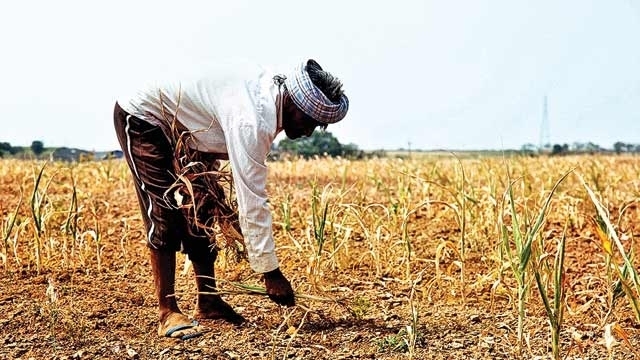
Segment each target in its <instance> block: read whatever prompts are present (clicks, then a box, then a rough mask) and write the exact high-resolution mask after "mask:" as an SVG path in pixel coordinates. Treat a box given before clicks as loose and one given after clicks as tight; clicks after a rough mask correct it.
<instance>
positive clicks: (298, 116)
mask: <svg viewBox="0 0 640 360" xmlns="http://www.w3.org/2000/svg"><path fill="white" fill-rule="evenodd" d="M322 125H323V124H321V123H319V122H318V121H316V120H314V119H313V118H311V117H310V116H308V115H307V114H305V113H304V112H302V110H300V109H298V107H297V106H295V104H294V103H293V102H290V103H288V104H287V105H286V106H285V107H284V111H283V113H282V128H283V129H284V133H285V134H286V135H287V137H288V138H289V139H298V138H301V137H303V136H311V134H313V130H315V128H316V127H318V126H322Z"/></svg>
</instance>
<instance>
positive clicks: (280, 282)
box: [264, 268, 296, 306]
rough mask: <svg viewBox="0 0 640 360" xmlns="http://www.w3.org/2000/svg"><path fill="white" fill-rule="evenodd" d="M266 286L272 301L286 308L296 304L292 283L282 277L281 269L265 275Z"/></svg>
mask: <svg viewBox="0 0 640 360" xmlns="http://www.w3.org/2000/svg"><path fill="white" fill-rule="evenodd" d="M264 284H265V286H266V288H267V295H269V299H271V301H273V302H275V303H276V304H279V305H284V306H293V305H295V304H296V299H295V296H294V294H293V289H292V288H291V283H290V282H289V280H287V278H285V277H284V275H282V272H280V268H278V269H275V270H273V271H269V272H268V273H264Z"/></svg>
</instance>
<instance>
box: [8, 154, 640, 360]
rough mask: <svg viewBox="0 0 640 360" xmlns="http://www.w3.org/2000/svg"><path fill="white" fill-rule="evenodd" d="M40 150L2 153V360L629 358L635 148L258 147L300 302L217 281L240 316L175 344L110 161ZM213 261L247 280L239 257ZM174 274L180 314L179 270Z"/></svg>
mask: <svg viewBox="0 0 640 360" xmlns="http://www.w3.org/2000/svg"><path fill="white" fill-rule="evenodd" d="M43 164H44V163H43V162H36V161H17V160H0V226H1V229H0V273H1V276H0V287H1V289H2V290H1V291H0V359H17V358H20V359H30V358H33V359H126V358H140V359H410V358H413V359H514V358H526V359H530V358H552V357H553V351H552V348H553V347H554V346H553V345H554V344H557V349H559V350H558V351H559V353H557V354H556V355H557V356H559V357H562V358H568V359H578V358H580V359H606V358H615V359H626V358H634V357H635V356H636V349H637V348H638V345H640V320H639V318H638V316H639V315H638V314H640V312H638V313H637V312H636V311H635V309H634V306H633V304H634V303H635V302H637V301H638V300H639V298H640V296H639V294H640V293H639V290H640V281H638V277H637V273H636V272H635V268H636V267H637V266H632V267H630V266H627V267H626V268H624V269H625V270H624V271H622V270H621V269H622V268H621V267H620V266H618V265H622V264H623V253H624V254H627V255H629V253H630V250H631V249H633V248H634V246H633V241H634V239H637V238H638V237H639V235H640V222H639V221H638V219H640V206H639V204H638V202H640V158H638V157H625V156H609V157H607V156H594V157H587V156H581V157H563V158H547V157H544V158H518V157H511V158H508V159H501V158H498V157H493V158H479V159H473V158H465V159H461V160H460V161H458V160H457V159H456V158H454V157H453V156H438V157H420V158H415V159H376V160H367V161H361V162H358V161H347V160H340V159H337V160H330V159H326V160H325V159H320V160H311V161H304V160H299V161H291V162H288V161H287V162H285V161H283V162H274V163H270V164H269V168H270V175H269V176H270V181H269V189H268V190H269V193H270V196H271V206H272V210H273V216H274V233H275V238H276V243H277V246H278V254H279V258H280V261H281V266H282V269H283V272H284V273H285V274H286V275H287V276H288V277H289V278H290V280H291V281H292V284H293V285H294V288H295V289H296V293H297V294H299V295H300V296H299V298H298V304H299V306H297V307H294V308H289V309H285V308H279V307H277V306H276V305H275V304H274V303H272V302H270V301H269V300H268V299H267V298H265V297H264V296H261V295H256V294H250V293H248V292H247V291H240V290H238V289H237V288H235V287H233V286H232V284H231V283H222V285H221V289H220V290H221V291H223V292H224V291H226V292H228V294H227V295H225V296H224V298H225V299H226V300H227V301H228V302H229V303H230V304H231V305H232V306H234V308H236V309H237V310H238V312H240V313H241V314H242V315H244V317H245V318H246V319H247V320H248V321H247V323H246V324H244V325H242V326H240V327H234V326H233V325H229V324H226V323H220V322H215V321H207V320H203V321H201V323H202V324H203V325H205V326H207V327H209V328H210V329H211V331H210V332H207V333H205V334H204V335H203V336H202V337H199V338H195V339H191V340H187V341H184V342H183V341H180V340H173V339H166V338H160V337H158V336H157V334H156V326H157V323H156V299H155V295H154V292H153V285H152V279H151V273H150V267H149V264H148V259H147V258H148V257H147V249H146V245H145V236H144V231H143V226H142V222H141V218H140V215H139V210H138V205H137V202H136V201H137V200H136V196H135V193H134V188H133V185H132V182H131V179H130V175H129V173H128V170H127V168H126V166H125V164H124V163H123V162H121V161H105V162H90V163H80V164H71V165H69V164H62V163H49V164H47V165H46V167H44V171H43V173H42V176H41V177H40V178H39V177H38V174H39V171H40V169H41V168H42V166H43ZM572 169H575V170H574V171H573V172H571V173H569V175H568V176H567V177H566V178H565V179H564V180H563V181H562V182H561V183H560V184H559V186H558V187H557V189H556V190H555V192H553V193H551V192H552V189H553V187H554V184H555V183H556V182H557V181H558V180H560V179H561V178H562V176H563V175H564V174H565V173H567V172H568V171H570V170H572ZM580 176H582V178H584V180H585V182H586V184H587V186H588V188H589V189H591V190H593V192H594V193H595V196H594V198H597V199H599V203H600V202H601V203H602V205H604V208H605V209H606V212H607V214H605V216H604V217H600V222H597V221H594V219H596V218H597V213H596V207H595V206H594V201H593V200H592V198H591V197H590V196H589V194H588V192H587V187H585V186H584V185H583V184H582V183H581V182H580ZM37 179H39V180H40V181H39V183H38V186H37V188H36V189H35V190H34V185H35V183H36V180H37ZM509 184H512V186H511V189H512V195H511V196H510V195H509V194H508V190H509V188H510V186H509ZM74 194H75V195H74ZM549 196H551V197H550V201H549V203H548V208H545V207H544V206H545V200H546V199H547V198H548V197H549ZM510 198H511V199H513V201H509V199H510ZM74 199H77V201H74ZM314 209H315V211H314ZM324 209H326V216H325V217H323V216H322V213H323V210H324ZM545 209H546V211H544V210H545ZM14 219H15V221H13V220H14ZM538 219H539V220H541V221H542V222H541V223H539V225H540V227H539V231H535V230H536V221H537V220H538ZM314 220H315V221H314ZM516 220H517V222H516ZM607 222H608V223H609V224H610V225H612V227H613V228H615V233H611V232H607V231H606V230H604V231H603V230H602V229H605V226H606V224H607ZM323 224H324V229H322V225H323ZM598 224H600V225H598ZM519 234H521V236H519ZM563 234H565V237H564V239H565V241H564V242H562V239H563ZM527 240H531V241H530V242H528V244H529V245H530V247H527ZM559 244H564V248H565V252H564V254H565V256H564V263H563V266H560V265H562V264H561V262H560V261H556V260H555V259H556V258H557V257H556V255H557V254H558V253H561V252H560V251H559V249H561V248H562V247H561V246H559ZM618 245H621V246H618ZM527 249H530V251H527ZM528 254H529V255H530V256H529V257H527V256H526V255H528ZM527 260H528V261H527ZM632 263H633V264H637V262H636V263H634V262H633V259H630V260H629V262H628V263H627V264H632ZM183 264H184V257H183V256H182V255H181V256H179V264H178V267H179V270H180V271H181V270H182V269H183ZM216 270H217V276H218V277H219V278H220V279H225V280H228V281H233V282H236V283H241V284H254V285H262V284H261V282H260V279H259V278H258V277H257V276H256V275H255V274H253V273H252V271H251V270H250V268H249V266H248V264H247V263H246V262H242V263H239V264H234V263H233V262H231V261H224V259H219V260H218V263H217V264H216ZM536 274H537V275H538V277H537V278H538V279H539V283H538V282H536V276H535V275H536ZM554 276H557V279H558V280H557V281H556V282H554V279H555V277H554ZM620 279H622V281H619V280H620ZM176 281H177V292H178V293H177V294H176V295H177V296H178V297H179V298H180V305H181V307H182V310H183V311H184V312H186V313H191V311H192V310H193V306H194V300H195V285H194V282H193V275H192V272H191V271H190V270H187V271H186V272H180V273H179V274H178V277H177V280H176ZM616 283H617V285H618V287H617V288H616V287H614V286H613V285H615V284H616ZM538 284H540V286H538ZM540 289H543V291H541V290H540ZM543 292H544V293H545V294H547V295H548V296H549V297H550V298H549V309H550V312H549V314H550V316H548V314H547V312H546V311H545V309H546V308H545V305H544V303H543V301H542V297H541V293H543ZM555 294H558V296H557V297H556V299H557V301H555V302H554V296H555ZM614 298H615V299H616V300H615V301H614V300H613V299H614ZM329 300H335V301H329ZM612 304H613V305H612ZM560 315H563V316H560ZM550 318H551V319H553V321H552V322H551V323H554V324H555V325H556V326H555V329H557V330H559V336H558V337H554V336H552V331H551V327H550V320H549V319H550Z"/></svg>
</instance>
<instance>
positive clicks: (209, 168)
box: [182, 152, 244, 325]
mask: <svg viewBox="0 0 640 360" xmlns="http://www.w3.org/2000/svg"><path fill="white" fill-rule="evenodd" d="M191 161H195V162H197V163H198V165H197V166H194V167H192V169H197V170H196V171H197V172H198V173H201V174H203V175H201V176H197V177H195V178H194V179H193V181H192V186H193V189H194V192H195V197H196V199H195V200H194V201H195V202H196V203H197V204H198V206H197V209H198V214H194V213H193V209H190V210H189V211H191V213H190V214H188V215H186V217H190V216H191V217H197V218H198V221H197V223H199V224H211V223H212V220H213V219H212V217H213V214H214V211H213V210H214V208H213V206H215V203H216V202H215V201H213V200H214V199H212V196H213V195H212V194H211V193H210V190H211V189H210V183H214V182H215V181H217V176H216V175H215V174H216V172H217V171H219V168H220V161H219V160H218V159H217V158H216V155H215V154H207V153H202V152H195V153H194V154H192V158H191ZM204 174H207V175H204ZM217 200H219V201H222V200H223V199H217ZM190 225H191V226H190V230H191V231H190V236H189V237H188V238H186V239H185V240H184V241H183V242H182V250H183V252H184V253H186V254H187V256H188V257H189V260H191V263H192V265H193V271H194V273H195V276H196V287H197V289H198V302H197V306H196V310H195V312H194V317H196V318H200V319H223V320H226V321H228V322H230V323H232V324H236V325H239V324H241V323H243V322H244V318H243V317H242V316H241V315H239V314H238V313H236V312H235V311H234V310H233V308H232V307H231V306H229V304H227V303H226V302H224V300H222V298H221V297H220V295H214V294H210V293H211V292H215V291H217V289H216V279H215V267H214V264H215V261H216V258H217V257H218V251H217V249H215V248H213V247H212V246H211V243H212V241H211V240H209V239H210V236H211V234H207V232H206V231H204V230H203V229H202V228H201V227H199V226H197V225H195V224H194V222H193V221H192V222H191V223H190Z"/></svg>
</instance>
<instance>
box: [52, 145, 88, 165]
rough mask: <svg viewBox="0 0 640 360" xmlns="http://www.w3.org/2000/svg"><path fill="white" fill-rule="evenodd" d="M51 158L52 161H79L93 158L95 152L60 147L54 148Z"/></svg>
mask: <svg viewBox="0 0 640 360" xmlns="http://www.w3.org/2000/svg"><path fill="white" fill-rule="evenodd" d="M50 158H51V161H67V162H78V161H86V160H93V158H94V154H93V153H92V152H90V151H86V150H80V149H72V148H68V147H60V148H57V149H55V150H53V152H52V153H51V156H50Z"/></svg>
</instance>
